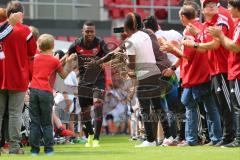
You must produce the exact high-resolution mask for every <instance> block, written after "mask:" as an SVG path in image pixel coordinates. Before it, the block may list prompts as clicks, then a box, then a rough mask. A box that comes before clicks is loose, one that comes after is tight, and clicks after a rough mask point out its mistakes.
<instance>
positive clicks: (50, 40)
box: [37, 34, 54, 52]
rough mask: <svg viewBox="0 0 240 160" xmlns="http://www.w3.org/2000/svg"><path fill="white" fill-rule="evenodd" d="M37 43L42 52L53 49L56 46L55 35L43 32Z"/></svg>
mask: <svg viewBox="0 0 240 160" xmlns="http://www.w3.org/2000/svg"><path fill="white" fill-rule="evenodd" d="M37 44H38V49H39V50H40V51H41V52H44V51H47V50H52V49H53V48H54V37H53V36H52V35H50V34H42V35H41V36H40V37H39V38H38V40H37Z"/></svg>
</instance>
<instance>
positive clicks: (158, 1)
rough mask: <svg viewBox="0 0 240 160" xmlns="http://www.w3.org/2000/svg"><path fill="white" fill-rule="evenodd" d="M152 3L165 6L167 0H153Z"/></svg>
mask: <svg viewBox="0 0 240 160" xmlns="http://www.w3.org/2000/svg"><path fill="white" fill-rule="evenodd" d="M171 1H172V0H171ZM154 5H155V6H166V5H168V1H167V0H165V1H164V0H154Z"/></svg>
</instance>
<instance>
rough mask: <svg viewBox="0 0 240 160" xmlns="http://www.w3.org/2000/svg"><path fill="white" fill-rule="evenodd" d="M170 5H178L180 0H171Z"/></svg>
mask: <svg viewBox="0 0 240 160" xmlns="http://www.w3.org/2000/svg"><path fill="white" fill-rule="evenodd" d="M170 4H171V5H173V6H178V5H179V4H180V0H171V3H170Z"/></svg>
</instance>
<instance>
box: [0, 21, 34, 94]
mask: <svg viewBox="0 0 240 160" xmlns="http://www.w3.org/2000/svg"><path fill="white" fill-rule="evenodd" d="M2 47H3V52H4V54H5V59H3V61H2V63H0V65H1V67H0V69H1V72H2V74H1V76H2V82H0V89H2V90H15V91H26V90H27V88H28V84H29V58H30V57H33V56H34V55H35V53H36V41H35V40H34V39H33V37H32V33H31V31H30V30H29V28H28V26H26V25H23V24H20V23H19V24H17V25H16V26H15V27H14V28H13V31H12V32H11V33H10V34H9V35H7V36H6V37H4V39H2Z"/></svg>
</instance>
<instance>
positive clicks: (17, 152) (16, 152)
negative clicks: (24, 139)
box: [9, 148, 24, 154]
mask: <svg viewBox="0 0 240 160" xmlns="http://www.w3.org/2000/svg"><path fill="white" fill-rule="evenodd" d="M9 154H24V150H23V149H22V148H19V149H10V150H9Z"/></svg>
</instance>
